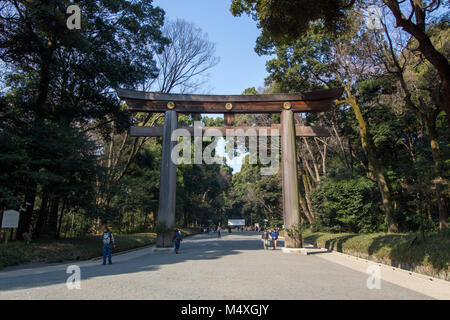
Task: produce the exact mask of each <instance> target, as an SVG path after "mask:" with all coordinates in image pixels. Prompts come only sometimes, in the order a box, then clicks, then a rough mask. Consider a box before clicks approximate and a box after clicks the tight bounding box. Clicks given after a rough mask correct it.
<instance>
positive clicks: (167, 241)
mask: <svg viewBox="0 0 450 320" xmlns="http://www.w3.org/2000/svg"><path fill="white" fill-rule="evenodd" d="M177 125H178V115H177V112H176V111H174V110H169V111H166V112H165V117H164V127H163V135H162V137H163V146H162V161H161V179H160V180H159V208H158V221H157V223H158V224H161V225H164V226H165V227H166V228H167V230H166V232H163V233H158V237H157V239H156V246H157V247H159V248H170V247H172V246H173V244H172V232H171V231H172V227H173V225H174V224H175V201H176V187H177V166H176V164H175V163H174V162H173V161H172V159H171V153H172V149H173V148H174V147H175V144H176V141H171V140H172V132H173V131H175V129H176V128H177Z"/></svg>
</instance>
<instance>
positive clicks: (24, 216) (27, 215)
mask: <svg viewBox="0 0 450 320" xmlns="http://www.w3.org/2000/svg"><path fill="white" fill-rule="evenodd" d="M36 193H37V184H36V182H30V189H29V190H28V192H27V194H26V195H25V201H24V205H23V206H24V207H25V208H26V210H25V212H23V213H21V214H20V219H19V226H18V227H17V239H19V240H24V239H23V237H22V234H23V233H25V232H26V233H29V232H30V226H31V217H32V215H33V209H34V204H35V202H36ZM27 203H29V204H30V205H28V206H27V205H26V204H27Z"/></svg>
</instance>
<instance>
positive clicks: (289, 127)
mask: <svg viewBox="0 0 450 320" xmlns="http://www.w3.org/2000/svg"><path fill="white" fill-rule="evenodd" d="M280 121H281V170H282V187H283V218H284V227H285V229H290V228H293V227H294V226H295V225H297V224H298V223H299V220H300V208H299V198H298V175H297V153H296V143H295V136H296V134H295V124H294V112H293V111H292V110H283V111H281V119H280ZM284 237H285V247H286V248H300V247H301V246H302V243H301V239H295V238H292V237H289V235H288V234H287V233H285V235H284Z"/></svg>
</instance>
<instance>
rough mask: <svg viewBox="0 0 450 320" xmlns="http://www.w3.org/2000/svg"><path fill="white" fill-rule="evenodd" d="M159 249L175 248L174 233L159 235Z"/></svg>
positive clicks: (157, 245)
mask: <svg viewBox="0 0 450 320" xmlns="http://www.w3.org/2000/svg"><path fill="white" fill-rule="evenodd" d="M156 247H157V248H173V242H172V233H171V232H165V233H163V234H161V233H158V235H157V237H156Z"/></svg>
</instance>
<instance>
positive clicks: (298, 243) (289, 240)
mask: <svg viewBox="0 0 450 320" xmlns="http://www.w3.org/2000/svg"><path fill="white" fill-rule="evenodd" d="M284 247H285V248H302V247H303V241H302V237H301V236H300V237H296V238H293V237H290V236H288V235H285V236H284Z"/></svg>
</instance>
